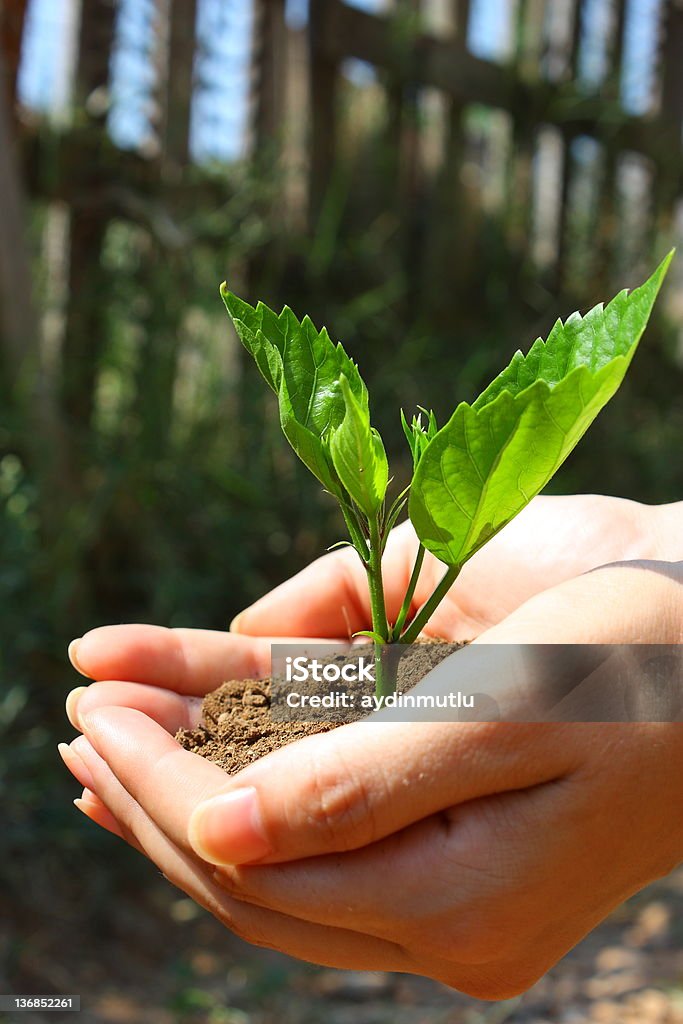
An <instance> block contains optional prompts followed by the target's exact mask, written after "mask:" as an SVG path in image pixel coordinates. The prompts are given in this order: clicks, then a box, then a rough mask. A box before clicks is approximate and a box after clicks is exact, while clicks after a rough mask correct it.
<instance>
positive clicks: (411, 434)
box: [401, 408, 438, 471]
mask: <svg viewBox="0 0 683 1024" xmlns="http://www.w3.org/2000/svg"><path fill="white" fill-rule="evenodd" d="M422 413H424V414H425V416H426V418H427V426H426V427H425V426H423V423H422ZM401 426H402V427H403V433H404V434H405V435H406V440H407V442H408V444H409V446H410V452H411V455H412V456H413V471H415V470H416V469H417V464H418V462H419V461H420V459H421V458H422V455H423V453H424V450H425V448H426V447H427V445H428V444H429V442H430V441H431V439H432V438H433V437H434V436H435V435H436V433H437V430H438V427H437V425H436V416H435V415H434V413H433V412H432V411H430V412H427V410H426V409H422V408H420V411H419V413H418V414H417V416H413V419H412V421H411V422H410V423H408V421H407V419H406V418H405V414H404V412H403V409H401Z"/></svg>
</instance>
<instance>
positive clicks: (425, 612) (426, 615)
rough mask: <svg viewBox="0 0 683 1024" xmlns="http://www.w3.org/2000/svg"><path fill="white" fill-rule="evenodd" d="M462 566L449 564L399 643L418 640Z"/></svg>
mask: <svg viewBox="0 0 683 1024" xmlns="http://www.w3.org/2000/svg"><path fill="white" fill-rule="evenodd" d="M460 568H461V566H459V565H449V566H448V568H447V569H446V572H445V573H444V574H443V576H442V577H441V580H440V581H439V583H437V585H436V587H435V588H434V590H433V592H432V595H431V597H430V598H429V599H428V600H427V601H425V603H424V604H423V605H422V607H421V608H420V610H419V612H418V613H417V615H416V616H415V618H414V619H413V621H412V622H411V623H410V625H409V626H408V628H407V629H406V631H405V633H404V634H403V636H401V637H400V638H399V643H401V644H412V643H414V642H415V640H417V637H418V636H419V634H420V633H421V632H422V630H423V629H424V627H425V626H426V625H427V623H428V622H429V620H430V619H431V617H432V615H433V614H434V612H435V611H436V609H437V608H438V607H439V605H440V604H441V602H442V601H443V599H444V597H445V596H446V594H447V593H448V591H449V590H450V589H451V587H452V586H453V584H454V583H455V581H456V579H457V578H458V574H459V573H460Z"/></svg>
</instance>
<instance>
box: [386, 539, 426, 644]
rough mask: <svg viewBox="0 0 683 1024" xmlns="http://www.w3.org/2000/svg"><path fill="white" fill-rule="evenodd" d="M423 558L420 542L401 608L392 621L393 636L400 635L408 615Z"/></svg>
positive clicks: (423, 551) (423, 552) (422, 548)
mask: <svg viewBox="0 0 683 1024" xmlns="http://www.w3.org/2000/svg"><path fill="white" fill-rule="evenodd" d="M424 558H425V549H424V547H423V546H422V544H420V546H419V548H418V549H417V555H416V556H415V565H414V566H413V571H412V573H411V576H410V582H409V583H408V589H407V590H406V596H405V597H404V598H403V604H402V605H401V610H400V612H399V613H398V618H397V619H396V622H395V623H394V628H393V629H392V631H391V635H392V637H394V638H395V637H399V636H400V635H401V630H402V629H403V626H404V624H405V621H406V618H407V617H408V612H409V611H410V603H411V601H412V600H413V594H414V593H415V587H416V586H417V581H418V580H419V578H420V572H421V570H422V563H423V562H424Z"/></svg>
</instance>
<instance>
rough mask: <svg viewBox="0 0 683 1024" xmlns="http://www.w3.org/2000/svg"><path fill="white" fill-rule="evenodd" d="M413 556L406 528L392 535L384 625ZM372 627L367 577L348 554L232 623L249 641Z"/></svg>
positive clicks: (327, 559)
mask: <svg viewBox="0 0 683 1024" xmlns="http://www.w3.org/2000/svg"><path fill="white" fill-rule="evenodd" d="M416 552H417V538H416V537H415V534H414V531H413V530H412V527H411V525H410V523H405V524H403V525H402V526H400V527H398V529H396V530H394V531H393V532H392V533H391V535H390V537H389V541H388V543H387V547H386V550H385V553H384V557H383V561H382V574H383V577H384V587H385V601H386V608H387V614H388V616H389V619H390V620H392V619H394V618H395V617H396V616H397V614H398V612H399V610H400V607H401V603H402V601H403V597H404V595H405V592H406V589H407V586H408V580H409V578H410V573H411V570H412V566H413V563H414V560H415V555H416ZM436 565H437V563H436V561H435V560H434V559H433V558H432V557H431V556H428V557H427V558H426V559H425V564H424V568H423V571H422V574H421V576H420V581H419V584H418V587H417V589H416V592H415V597H414V600H413V611H414V610H416V609H417V608H418V607H419V606H420V605H421V604H422V603H423V602H424V601H425V600H426V599H427V597H428V596H429V593H431V589H432V586H433V583H434V582H435V577H436V571H437V570H436ZM370 625H371V614H370V597H369V592H368V584H367V575H366V571H365V569H364V567H363V565H362V563H361V561H360V558H359V557H358V554H357V553H356V552H355V551H354V550H353V549H352V548H342V549H340V550H337V551H331V552H330V553H329V554H327V555H324V556H323V557H322V558H318V559H317V560H316V561H315V562H312V563H311V564H310V565H309V566H307V567H306V568H305V569H303V570H302V571H301V572H299V573H297V575H296V576H293V577H292V578H291V579H289V580H286V581H285V582H284V583H282V584H281V585H280V586H279V587H276V588H275V589H274V590H272V591H271V592H270V593H269V594H266V595H265V596H264V597H262V598H260V599H259V600H258V601H256V603H255V604H253V605H251V606H250V607H249V608H246V609H245V610H244V611H243V612H240V614H239V615H238V616H237V617H236V618H235V619H234V620H233V622H232V623H231V626H230V628H231V630H232V631H233V632H235V633H240V634H250V635H252V636H263V635H268V634H270V635H271V636H293V637H297V636H308V637H338V638H340V639H344V638H348V637H350V636H351V635H352V634H353V633H356V632H358V631H359V630H361V629H369V628H370Z"/></svg>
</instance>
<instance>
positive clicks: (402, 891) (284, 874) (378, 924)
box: [214, 783, 567, 960]
mask: <svg viewBox="0 0 683 1024" xmlns="http://www.w3.org/2000/svg"><path fill="white" fill-rule="evenodd" d="M566 786H567V784H566V783H563V784H560V787H561V788H558V784H557V783H550V784H548V785H544V786H535V787H532V788H530V789H525V790H520V791H516V792H514V793H505V794H501V795H496V796H494V797H485V798H483V799H481V800H473V801H468V802H467V803H466V804H463V805H460V806H458V807H457V808H449V809H447V810H445V811H443V812H441V813H440V814H438V815H432V816H431V817H429V818H425V819H424V820H423V821H420V822H418V823H416V824H414V825H410V826H408V828H405V829H403V830H402V831H401V832H400V833H397V834H394V835H391V836H388V837H387V838H386V839H383V840H380V841H378V842H376V843H372V844H371V845H369V846H365V847H363V848H361V849H358V850H351V851H348V852H347V853H344V854H343V855H342V856H339V855H338V854H331V855H324V856H318V857H311V858H305V859H302V860H298V861H292V862H288V863H284V864H272V865H269V864H257V865H253V866H250V865H241V866H236V865H226V866H223V867H219V868H217V869H216V872H215V875H214V877H215V878H216V880H217V881H219V883H220V884H221V885H223V886H224V887H225V888H226V890H227V891H228V892H229V893H230V894H231V895H232V896H234V897H236V898H237V899H243V900H247V901H249V902H254V903H256V904H257V905H258V906H263V907H268V908H270V909H272V910H277V911H279V912H280V913H286V914H289V915H292V916H295V917H300V918H303V919H305V920H308V921H312V922H316V923H319V924H335V925H339V926H340V927H346V928H358V927H359V922H362V924H363V929H364V930H365V931H367V932H368V933H369V934H371V935H376V936H377V937H379V938H387V937H390V936H395V935H397V934H402V935H403V936H404V942H407V941H409V942H410V946H411V948H419V949H420V950H421V952H422V954H423V955H426V954H427V953H438V952H439V950H445V949H449V950H451V951H452V950H453V949H456V950H457V954H458V956H459V958H460V959H461V960H466V959H467V955H468V954H467V948H466V947H467V935H466V934H463V921H464V920H465V919H471V917H472V915H473V914H476V913H479V912H483V911H484V909H485V908H490V907H492V906H496V907H498V908H499V913H500V916H501V917H502V912H501V911H500V907H502V906H503V905H505V906H506V907H508V908H509V907H510V905H511V904H512V903H514V902H515V900H516V897H517V895H518V894H519V892H520V888H521V889H522V890H524V891H526V889H527V886H526V882H527V880H528V878H529V877H530V875H533V876H534V878H535V879H536V884H537V885H538V886H542V885H544V884H546V882H547V876H548V871H547V870H546V867H545V862H544V861H543V858H545V860H546V861H547V860H551V856H550V855H551V852H554V849H553V848H554V845H555V844H557V843H560V842H561V841H562V840H561V839H559V838H558V839H555V837H551V838H550V839H547V838H544V842H543V851H542V853H541V850H540V844H539V843H531V844H530V843H529V833H530V832H533V831H534V830H535V829H537V828H538V829H539V830H543V828H544V826H545V824H546V823H547V821H548V820H551V818H553V817H554V818H557V816H558V810H557V805H558V802H559V801H560V800H562V799H565V794H566V792H567V790H566V789H565V788H564V787H566ZM555 863H556V859H554V860H553V864H555ZM378 878H386V879H391V884H387V885H378V884H377V879H378ZM456 882H457V884H455V883H456ZM514 910H515V912H517V910H518V908H517V906H515V908H514ZM520 926H521V922H520ZM463 944H464V946H465V948H464V949H463V948H461V947H462V946H463ZM479 953H480V951H477V955H479Z"/></svg>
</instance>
